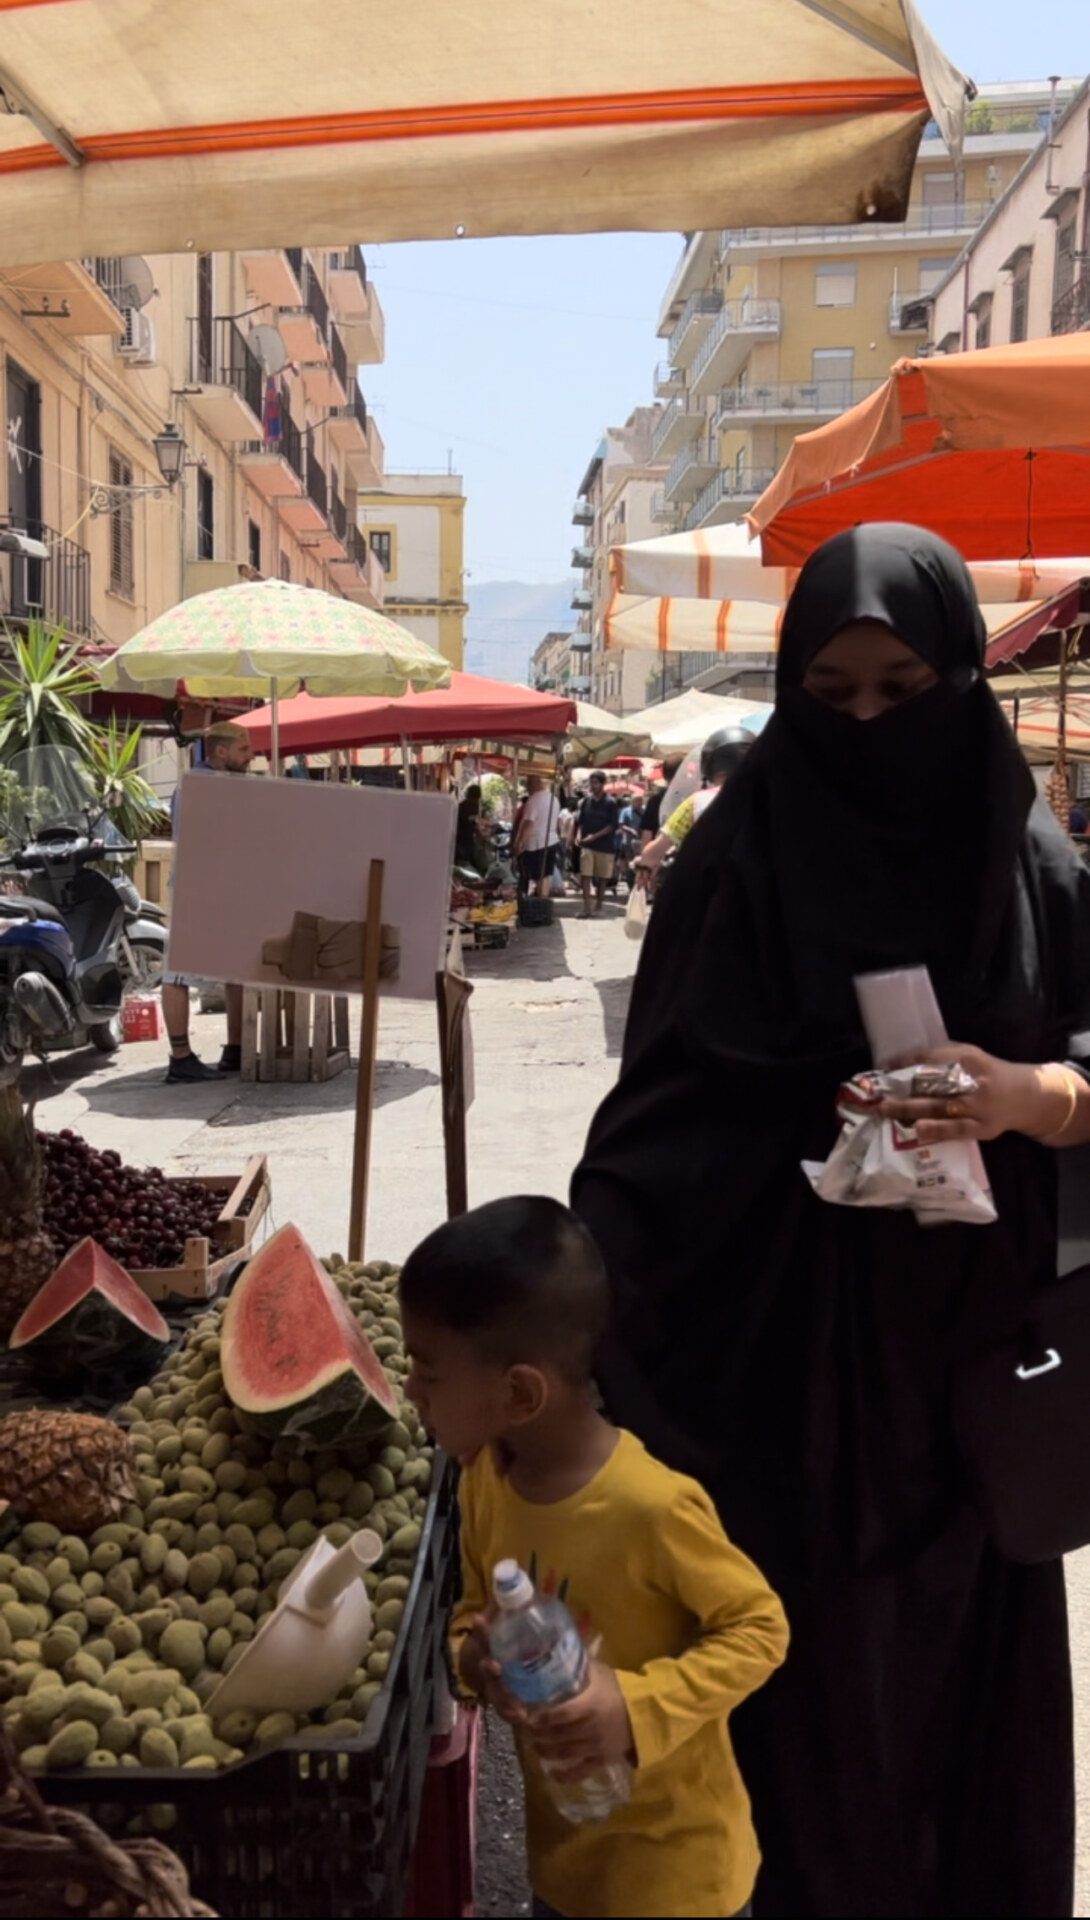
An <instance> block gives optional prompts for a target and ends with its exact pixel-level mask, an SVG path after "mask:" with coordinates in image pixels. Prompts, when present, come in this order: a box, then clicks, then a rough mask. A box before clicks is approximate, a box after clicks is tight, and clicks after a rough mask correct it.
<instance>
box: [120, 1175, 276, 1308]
mask: <svg viewBox="0 0 1090 1920" xmlns="http://www.w3.org/2000/svg"><path fill="white" fill-rule="evenodd" d="M176 1177H177V1178H178V1179H180V1180H183V1179H184V1180H199V1181H200V1183H201V1186H202V1187H208V1188H209V1190H210V1191H211V1192H212V1193H222V1195H223V1207H222V1209H221V1211H220V1216H219V1219H218V1220H217V1221H216V1224H215V1226H214V1227H213V1229H212V1232H211V1234H210V1235H209V1236H208V1237H207V1238H205V1237H204V1236H203V1235H202V1236H200V1237H198V1238H196V1239H193V1240H187V1241H186V1243H185V1258H184V1260H183V1261H182V1264H181V1266H180V1267H143V1268H137V1269H136V1270H135V1271H134V1272H133V1275H132V1277H133V1279H134V1280H135V1281H136V1283H137V1285H138V1286H140V1287H142V1288H143V1290H144V1292H145V1293H146V1294H147V1296H148V1298H149V1300H170V1299H171V1298H172V1297H174V1298H178V1299H181V1300H211V1299H213V1298H214V1296H215V1295H216V1293H217V1292H218V1291H219V1286H220V1282H221V1280H222V1279H223V1276H224V1274H225V1273H226V1272H227V1269H228V1267H230V1266H231V1265H232V1264H233V1263H234V1261H235V1260H237V1259H238V1256H239V1254H240V1253H244V1252H245V1251H246V1249H247V1248H248V1247H249V1245H250V1242H251V1240H252V1239H253V1236H254V1233H255V1231H256V1229H257V1226H258V1223H259V1221H260V1220H262V1219H263V1218H264V1216H265V1214H266V1213H267V1212H268V1209H269V1202H270V1200H271V1198H272V1189H271V1185H270V1181H269V1163H268V1160H267V1158H266V1156H265V1155H264V1154H263V1153H255V1154H254V1155H253V1156H252V1158H251V1159H249V1160H248V1161H247V1162H246V1166H245V1168H244V1170H243V1172H242V1174H241V1175H239V1176H236V1175H234V1174H231V1173H196V1174H180V1175H178V1176H176Z"/></svg>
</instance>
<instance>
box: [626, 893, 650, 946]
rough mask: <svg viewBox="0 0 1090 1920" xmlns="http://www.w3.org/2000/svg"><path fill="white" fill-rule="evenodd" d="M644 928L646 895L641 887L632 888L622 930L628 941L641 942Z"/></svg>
mask: <svg viewBox="0 0 1090 1920" xmlns="http://www.w3.org/2000/svg"><path fill="white" fill-rule="evenodd" d="M646 926H647V894H646V892H645V891H644V889H643V887H633V889H632V891H631V893H630V894H629V896H628V905H627V907H626V908H625V913H624V930H625V932H626V933H627V935H628V937H629V939H630V940H642V939H643V935H644V929H645V927H646Z"/></svg>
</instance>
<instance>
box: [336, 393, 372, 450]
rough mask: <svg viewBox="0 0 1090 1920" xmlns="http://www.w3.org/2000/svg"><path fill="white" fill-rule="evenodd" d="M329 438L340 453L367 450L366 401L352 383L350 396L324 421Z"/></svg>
mask: <svg viewBox="0 0 1090 1920" xmlns="http://www.w3.org/2000/svg"><path fill="white" fill-rule="evenodd" d="M326 427H327V430H328V433H329V438H330V440H331V441H332V443H333V445H334V446H335V447H339V448H340V450H341V452H342V453H349V454H350V453H357V454H365V453H366V452H367V402H366V400H365V399H364V397H363V395H362V393H361V392H360V390H359V388H358V387H357V386H355V385H353V388H352V397H351V399H350V400H349V401H348V404H347V405H346V406H343V407H335V408H334V410H333V412H332V413H331V414H330V416H329V419H328V420H327V422H326Z"/></svg>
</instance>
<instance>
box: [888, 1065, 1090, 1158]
mask: <svg viewBox="0 0 1090 1920" xmlns="http://www.w3.org/2000/svg"><path fill="white" fill-rule="evenodd" d="M952 1063H956V1064H957V1065H958V1066H961V1067H964V1069H965V1072H966V1073H968V1074H971V1075H972V1078H973V1079H974V1080H975V1081H976V1083H977V1090H976V1092H975V1093H970V1094H964V1095H959V1096H958V1098H956V1099H953V1100H883V1102H882V1104H881V1106H880V1107H879V1108H878V1112H879V1113H880V1114H881V1115H882V1117H883V1118H884V1119H889V1120H901V1121H904V1122H906V1123H907V1124H908V1125H914V1126H915V1128H916V1132H917V1135H918V1137H919V1140H920V1144H921V1146H928V1147H930V1146H935V1145H937V1144H938V1143H939V1141H942V1140H995V1139H997V1138H998V1136H999V1135H1000V1134H1001V1133H1026V1134H1029V1135H1030V1136H1031V1138H1033V1139H1037V1140H1044V1139H1047V1138H1048V1137H1049V1136H1050V1135H1051V1134H1053V1133H1058V1132H1060V1130H1061V1129H1062V1128H1063V1127H1064V1123H1065V1119H1070V1117H1071V1099H1070V1094H1069V1091H1068V1087H1067V1084H1066V1079H1065V1076H1064V1074H1063V1071H1062V1070H1057V1068H1055V1067H1036V1066H1026V1065H1023V1064H1022V1063H1021V1062H1018V1061H1013V1060H997V1059H996V1058H995V1056H994V1054H990V1053H985V1052H984V1051H983V1050H982V1049H981V1048H980V1047H969V1046H957V1045H955V1044H951V1045H950V1046H945V1047H935V1048H934V1049H933V1050H932V1051H931V1052H930V1053H925V1054H924V1055H923V1056H922V1058H921V1059H913V1060H905V1061H903V1062H900V1063H899V1064H901V1065H903V1066H913V1067H915V1066H930V1065H936V1066H938V1065H943V1066H946V1065H950V1064H952Z"/></svg>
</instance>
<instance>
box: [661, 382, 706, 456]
mask: <svg viewBox="0 0 1090 1920" xmlns="http://www.w3.org/2000/svg"><path fill="white" fill-rule="evenodd" d="M703 417H704V416H703V413H702V411H701V409H700V407H699V406H695V407H694V406H691V405H690V403H689V396H688V394H687V393H682V394H679V396H678V398H677V399H676V400H671V402H670V404H669V406H668V407H665V408H664V409H663V411H662V413H660V415H659V417H658V419H657V420H656V422H655V426H654V430H653V432H652V434H651V458H652V459H653V460H654V459H655V458H656V457H657V455H658V453H659V451H660V449H661V448H663V447H664V446H665V445H666V442H667V441H668V440H669V439H671V437H672V436H673V432H674V428H675V427H677V426H678V425H679V424H681V423H684V422H685V421H690V422H691V423H692V424H691V425H690V426H689V427H688V428H687V429H686V430H687V432H688V434H689V436H690V438H692V437H693V436H695V435H696V434H697V433H698V432H699V431H700V422H701V420H702V419H703ZM674 444H675V445H676V444H677V443H676V441H675V443H674Z"/></svg>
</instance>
